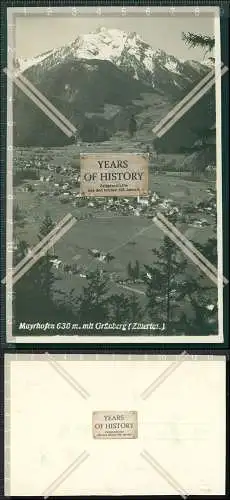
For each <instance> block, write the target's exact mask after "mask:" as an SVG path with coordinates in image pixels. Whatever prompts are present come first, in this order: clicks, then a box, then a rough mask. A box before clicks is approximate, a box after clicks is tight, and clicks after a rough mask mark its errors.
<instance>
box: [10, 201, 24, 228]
mask: <svg viewBox="0 0 230 500" xmlns="http://www.w3.org/2000/svg"><path fill="white" fill-rule="evenodd" d="M13 223H14V226H15V227H18V228H22V227H24V226H25V216H24V214H23V212H22V210H21V209H20V208H19V206H18V204H14V205H13Z"/></svg>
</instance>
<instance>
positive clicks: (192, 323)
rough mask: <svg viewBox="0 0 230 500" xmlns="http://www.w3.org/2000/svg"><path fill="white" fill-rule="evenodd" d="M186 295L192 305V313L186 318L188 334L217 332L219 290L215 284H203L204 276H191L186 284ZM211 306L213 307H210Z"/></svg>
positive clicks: (185, 324) (185, 327)
mask: <svg viewBox="0 0 230 500" xmlns="http://www.w3.org/2000/svg"><path fill="white" fill-rule="evenodd" d="M184 296H185V298H186V299H187V301H188V303H189V305H190V313H189V314H187V316H186V317H185V318H184V320H183V322H184V326H183V325H182V322H181V326H182V328H184V331H185V330H186V334H187V335H205V334H207V335H210V334H211V333H217V330H218V321H217V320H218V317H217V291H216V289H215V287H213V286H206V285H202V276H199V277H198V278H196V279H194V278H193V277H191V276H190V278H189V279H187V280H186V284H185V286H184ZM210 307H211V309H210Z"/></svg>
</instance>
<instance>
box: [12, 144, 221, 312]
mask: <svg viewBox="0 0 230 500" xmlns="http://www.w3.org/2000/svg"><path fill="white" fill-rule="evenodd" d="M83 146H84V151H86V150H87V151H89V150H90V149H92V150H93V151H94V152H95V149H97V148H98V146H97V145H94V148H93V145H92V144H89V145H86V144H84V145H83ZM87 146H88V147H87ZM106 146H107V148H109V147H111V146H110V144H109V143H108V144H105V143H103V151H105V148H106ZM101 147H102V145H101ZM139 147H140V148H141V147H142V151H143V152H146V149H147V151H148V153H149V192H148V196H145V197H142V196H135V197H127V198H126V197H97V198H95V197H82V196H81V194H80V154H79V153H80V151H79V150H82V146H80V145H72V146H70V147H66V148H60V149H58V148H53V149H50V150H47V148H45V149H44V150H43V149H42V148H36V149H35V148H34V149H33V156H31V148H30V149H28V150H27V149H26V148H24V149H22V148H16V150H15V170H14V184H15V187H14V196H15V199H14V210H15V214H16V217H15V223H14V250H15V253H17V248H18V245H20V241H21V240H25V241H26V244H27V245H28V247H27V252H28V253H30V252H31V251H32V248H33V247H34V246H35V245H36V243H37V234H38V232H39V227H40V225H41V223H42V221H43V219H44V218H45V217H47V216H48V217H50V218H51V220H52V221H53V222H54V223H58V222H59V221H60V220H61V219H62V218H63V217H64V216H65V215H66V214H67V213H71V214H72V215H73V216H74V217H75V218H76V221H77V222H76V224H75V226H74V228H72V229H71V230H70V232H69V233H67V234H66V235H65V236H64V237H63V240H60V242H57V244H56V245H55V248H53V249H52V252H50V254H49V255H50V257H49V258H50V263H51V264H52V267H53V272H54V274H55V276H56V278H57V285H56V286H58V287H59V288H60V287H61V288H62V290H64V291H66V293H68V292H69V290H70V289H73V288H74V289H75V291H76V292H79V293H80V292H81V291H82V289H83V287H84V286H86V282H87V278H88V276H89V274H90V272H91V271H94V270H99V272H100V276H102V277H103V278H104V279H106V280H107V282H108V284H109V288H110V290H111V293H114V292H116V293H119V289H120V292H122V293H125V294H126V295H127V296H130V294H134V295H136V297H137V298H138V300H139V301H140V303H141V304H143V305H144V304H145V301H146V280H147V281H148V280H151V272H148V270H147V267H146V266H148V265H151V264H152V261H153V254H152V251H153V249H157V248H158V249H159V248H160V245H162V243H163V240H164V234H163V233H162V232H161V231H160V230H159V228H157V227H156V225H155V223H154V218H155V216H156V215H157V213H158V212H161V213H162V214H163V215H165V216H166V217H167V218H168V219H171V220H173V221H174V223H176V225H177V227H178V229H179V230H180V231H181V232H182V233H183V234H185V235H187V236H188V237H189V238H191V240H192V241H193V243H194V244H196V242H197V243H202V242H203V243H204V244H205V243H206V241H208V239H209V238H213V237H214V238H215V230H216V191H215V182H214V180H213V176H212V175H211V176H210V172H209V170H210V169H208V170H207V172H206V173H205V176H203V178H199V179H196V178H195V179H194V178H193V177H192V175H191V172H183V171H182V170H181V169H180V168H178V167H177V165H178V164H179V160H180V162H182V160H183V158H180V159H178V158H176V160H175V158H172V157H171V156H168V157H166V155H161V156H159V157H158V156H157V155H156V154H154V152H153V151H151V149H150V147H149V146H147V147H146V145H145V144H144V143H142V144H140V145H139ZM112 150H113V151H114V146H113V147H112ZM139 150H140V149H139ZM149 151H150V152H149ZM182 163H183V162H182ZM173 165H175V168H174V171H172V168H170V166H173ZM17 214H18V217H17ZM20 218H21V223H19V224H18V223H17V219H18V220H20ZM191 272H192V273H193V272H196V271H194V266H193V265H191ZM172 298H173V290H172ZM212 302H213V304H212ZM206 307H207V308H209V310H210V311H212V309H214V307H216V306H215V301H213V300H212V301H211V303H208V304H207V306H206Z"/></svg>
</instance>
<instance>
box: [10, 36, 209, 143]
mask: <svg viewBox="0 0 230 500" xmlns="http://www.w3.org/2000/svg"><path fill="white" fill-rule="evenodd" d="M18 64H19V66H20V68H21V71H22V72H23V74H24V75H25V76H26V77H27V78H28V79H29V80H30V81H31V82H32V83H33V84H34V85H35V86H36V87H37V88H38V89H39V90H40V91H41V92H43V94H44V95H45V96H46V97H47V98H48V99H49V100H50V101H51V102H52V104H54V105H55V106H56V107H57V108H58V109H59V110H60V111H61V112H62V113H63V114H64V115H65V116H66V117H67V118H68V119H69V120H70V121H71V122H72V123H73V124H74V125H76V126H77V127H78V128H79V130H80V133H81V137H82V139H83V140H85V141H88V142H94V141H102V140H107V139H108V138H109V137H111V135H113V134H114V133H116V132H117V131H122V130H126V129H127V123H128V120H129V117H130V115H131V114H133V113H134V114H135V116H136V119H137V123H138V129H139V131H142V132H141V133H142V134H143V136H146V135H147V136H148V137H150V136H151V134H152V128H153V126H154V125H155V124H156V123H157V122H158V121H159V120H160V119H161V118H162V117H163V116H165V114H166V113H167V112H168V111H169V109H171V108H172V106H173V105H174V104H175V102H177V101H178V100H180V99H181V98H182V97H183V96H184V95H185V94H186V93H187V92H188V91H189V90H190V89H191V88H192V87H193V86H194V85H195V84H196V83H197V82H198V81H199V80H200V79H201V78H202V77H203V76H204V75H205V74H206V73H207V72H208V71H209V68H208V67H207V65H202V64H201V63H199V62H196V61H184V62H182V61H179V60H178V59H177V58H175V57H174V56H172V55H168V54H166V53H165V52H164V51H162V50H159V49H153V48H152V47H151V46H150V45H148V44H147V43H146V42H144V41H143V40H142V39H141V38H140V36H139V35H138V34H137V33H127V32H124V31H120V30H117V29H116V30H115V29H110V30H108V29H106V28H103V27H102V28H99V29H98V30H96V31H95V32H93V33H89V34H86V35H80V36H78V37H77V38H76V39H75V40H74V41H73V42H72V43H70V44H67V45H65V46H63V47H60V48H58V49H54V50H52V51H49V52H46V53H45V54H41V55H40V56H38V57H35V58H33V59H31V60H26V61H22V60H18ZM14 121H15V135H14V140H15V143H16V144H18V145H51V146H52V145H62V144H63V145H64V144H66V143H68V142H69V139H68V138H66V136H65V135H64V134H63V133H62V132H61V131H59V130H58V128H57V127H56V126H55V125H54V124H53V123H52V122H51V121H50V120H49V119H48V118H47V117H46V116H45V115H44V113H43V112H42V111H40V110H39V109H38V108H37V107H36V106H35V105H34V104H33V103H32V102H31V101H30V100H29V99H28V97H26V96H25V95H24V94H23V93H22V92H21V91H20V90H18V89H15V103H14Z"/></svg>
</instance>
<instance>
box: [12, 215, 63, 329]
mask: <svg viewBox="0 0 230 500" xmlns="http://www.w3.org/2000/svg"><path fill="white" fill-rule="evenodd" d="M51 226H52V227H53V222H52V219H51V218H48V216H46V217H45V219H44V220H43V222H42V224H41V227H40V231H39V234H38V239H39V240H41V239H42V237H44V236H45V233H46V234H48V233H49V232H50V228H51ZM27 252H28V244H27V243H26V242H25V241H24V240H22V241H19V243H18V248H17V251H16V254H15V256H14V260H15V262H16V263H18V262H19V261H20V260H22V258H23V257H25V256H26V254H27ZM54 282H55V276H54V274H53V270H52V263H51V262H50V256H49V254H48V253H46V254H45V255H44V256H42V257H40V259H39V260H38V261H37V262H35V263H34V264H33V265H32V267H31V268H30V269H29V270H28V271H27V272H26V273H25V274H24V275H23V276H22V277H21V278H20V280H18V282H17V283H16V284H15V301H14V315H15V319H16V321H17V322H19V321H29V320H33V321H35V320H37V321H41V320H49V321H50V319H52V318H53V319H55V304H54V300H53V284H54Z"/></svg>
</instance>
